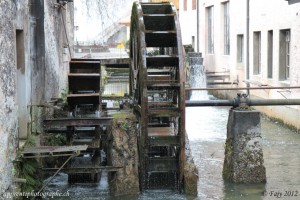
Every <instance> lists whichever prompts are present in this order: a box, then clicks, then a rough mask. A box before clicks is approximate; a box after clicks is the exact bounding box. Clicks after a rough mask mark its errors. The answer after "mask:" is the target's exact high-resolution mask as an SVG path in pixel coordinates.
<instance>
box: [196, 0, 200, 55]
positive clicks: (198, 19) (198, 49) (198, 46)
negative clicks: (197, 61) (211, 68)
mask: <svg viewBox="0 0 300 200" xmlns="http://www.w3.org/2000/svg"><path fill="white" fill-rule="evenodd" d="M199 2H200V0H197V9H196V11H197V52H200V42H199V36H200V30H199V26H200V17H199V12H200V11H199V8H200V6H199V4H200V3H199Z"/></svg>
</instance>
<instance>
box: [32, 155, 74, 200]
mask: <svg viewBox="0 0 300 200" xmlns="http://www.w3.org/2000/svg"><path fill="white" fill-rule="evenodd" d="M78 154H79V152H77V153H75V154H73V155H71V156H70V157H69V158H68V159H67V160H66V161H65V162H64V164H63V165H62V166H61V167H60V168H59V169H58V170H57V171H56V172H55V173H54V174H53V176H52V177H51V178H50V179H49V180H48V181H47V183H46V184H44V185H43V187H42V188H41V189H40V190H39V191H38V192H37V194H40V192H41V191H43V189H44V188H45V187H46V186H47V185H48V184H49V183H50V182H51V181H52V179H53V178H54V177H55V176H56V175H57V174H58V173H59V172H60V170H61V169H62V168H63V167H64V166H65V165H66V164H67V163H68V162H69V160H71V158H73V157H75V156H76V155H78ZM35 198H36V197H33V198H32V199H31V200H34V199H35Z"/></svg>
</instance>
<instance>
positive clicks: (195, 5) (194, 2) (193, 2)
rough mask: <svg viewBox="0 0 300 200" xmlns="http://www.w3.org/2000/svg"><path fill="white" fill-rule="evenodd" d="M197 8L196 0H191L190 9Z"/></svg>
mask: <svg viewBox="0 0 300 200" xmlns="http://www.w3.org/2000/svg"><path fill="white" fill-rule="evenodd" d="M196 9H197V0H192V10H196Z"/></svg>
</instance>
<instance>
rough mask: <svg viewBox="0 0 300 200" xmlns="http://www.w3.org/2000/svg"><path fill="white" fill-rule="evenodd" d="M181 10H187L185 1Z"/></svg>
mask: <svg viewBox="0 0 300 200" xmlns="http://www.w3.org/2000/svg"><path fill="white" fill-rule="evenodd" d="M183 10H187V0H184V1H183Z"/></svg>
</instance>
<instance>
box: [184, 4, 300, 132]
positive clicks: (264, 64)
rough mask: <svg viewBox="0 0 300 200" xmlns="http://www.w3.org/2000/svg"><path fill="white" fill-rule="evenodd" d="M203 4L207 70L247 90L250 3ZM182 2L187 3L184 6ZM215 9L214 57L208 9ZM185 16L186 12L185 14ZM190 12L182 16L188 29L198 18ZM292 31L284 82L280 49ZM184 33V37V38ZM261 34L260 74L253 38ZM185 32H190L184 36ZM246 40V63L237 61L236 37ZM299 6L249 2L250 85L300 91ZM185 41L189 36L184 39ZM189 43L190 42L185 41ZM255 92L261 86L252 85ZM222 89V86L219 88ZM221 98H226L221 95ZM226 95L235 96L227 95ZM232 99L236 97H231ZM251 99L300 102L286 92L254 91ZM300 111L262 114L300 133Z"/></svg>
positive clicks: (203, 47)
mask: <svg viewBox="0 0 300 200" xmlns="http://www.w3.org/2000/svg"><path fill="white" fill-rule="evenodd" d="M199 1H200V2H199V3H200V9H199V12H200V30H199V33H200V35H199V37H200V52H202V53H203V58H204V66H205V68H206V70H208V71H218V72H220V71H225V70H229V71H230V80H231V81H235V80H237V79H238V80H239V85H238V86H239V87H245V86H246V84H245V83H244V82H243V80H246V77H247V76H246V73H247V70H246V60H247V58H246V51H247V46H246V38H247V35H246V33H247V32H246V30H247V26H246V24H247V23H246V21H247V16H246V13H247V12H246V11H247V0H199ZM181 2H183V1H181ZM224 2H229V4H230V5H229V12H230V55H224V26H223V25H224V17H223V7H222V5H223V3H224ZM210 6H213V7H214V15H213V22H214V49H215V51H214V53H213V54H209V53H207V52H208V51H207V49H208V48H207V46H208V45H207V41H208V38H207V8H208V7H210ZM181 10H182V9H181ZM191 14H192V12H191V11H187V13H184V14H182V12H181V26H182V27H184V26H186V25H185V24H190V23H191V22H192V21H195V20H196V18H195V17H193V16H190V17H188V18H183V16H187V15H191ZM189 29H190V30H188V32H195V31H196V29H197V28H196V26H189ZM285 29H290V32H291V37H290V78H289V79H287V80H282V78H281V76H282V70H280V68H281V66H282V65H280V52H282V51H283V50H284V48H283V45H281V46H280V31H281V30H285ZM184 31H185V30H183V34H185V32H184ZM257 31H259V32H260V34H261V43H260V46H261V57H260V58H261V59H260V63H261V72H260V73H258V74H257V73H255V71H254V69H253V68H254V67H253V66H254V52H255V51H254V42H253V40H254V37H253V33H254V32H257ZM268 31H273V48H272V49H271V52H272V53H273V57H272V59H270V58H268V48H269V47H268ZM186 32H187V31H186ZM240 34H242V35H243V36H244V38H243V43H244V45H243V57H244V59H243V61H242V62H238V61H237V51H238V49H237V35H240ZM299 36H300V3H297V4H292V5H289V4H288V2H287V1H283V0H265V1H260V0H250V24H249V72H250V73H249V80H250V81H251V82H252V83H254V82H259V83H262V84H266V85H269V86H298V85H300V79H299V77H300V65H299V63H300V52H299V51H300V50H299V46H300V37H299ZM183 37H185V36H183ZM187 37H189V36H187ZM270 61H272V68H273V69H272V73H273V76H272V77H271V78H270V77H268V62H270ZM251 86H257V85H255V84H251ZM220 87H224V86H220ZM220 93H221V94H223V93H224V92H220ZM227 93H228V95H229V94H232V93H234V95H233V96H235V94H236V92H229V91H227ZM230 96H232V95H230ZM251 98H273V99H274V98H300V90H291V91H283V92H281V90H259V91H258V90H256V91H251ZM299 109H300V107H299V106H280V107H278V106H277V107H272V108H269V107H262V108H259V110H260V111H262V112H264V113H267V114H269V115H270V116H272V117H276V118H281V119H282V120H283V121H285V122H286V123H289V124H291V125H294V126H296V127H297V128H300V125H299V124H300V123H299V120H296V119H298V118H299V114H300V112H299ZM283 110H285V111H286V110H289V113H290V114H291V115H288V116H287V115H286V114H285V112H283Z"/></svg>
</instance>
